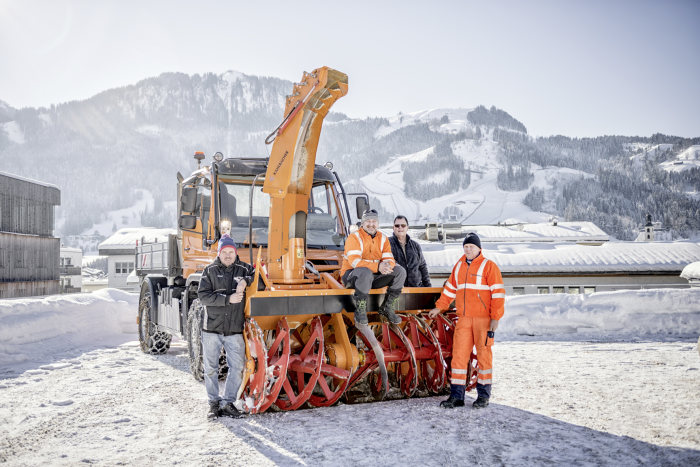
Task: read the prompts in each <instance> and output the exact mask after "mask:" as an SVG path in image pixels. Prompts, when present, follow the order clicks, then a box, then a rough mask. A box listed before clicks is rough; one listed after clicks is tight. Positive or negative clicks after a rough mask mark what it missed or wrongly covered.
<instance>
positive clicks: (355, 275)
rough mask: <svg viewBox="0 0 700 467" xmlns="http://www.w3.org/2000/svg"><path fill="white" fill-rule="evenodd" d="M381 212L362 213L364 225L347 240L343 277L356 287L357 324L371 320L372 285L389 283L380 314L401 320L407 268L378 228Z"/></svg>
mask: <svg viewBox="0 0 700 467" xmlns="http://www.w3.org/2000/svg"><path fill="white" fill-rule="evenodd" d="M378 227H379V215H378V214H377V211H375V210H374V209H369V210H367V211H365V212H364V213H363V214H362V224H361V228H360V229H358V230H357V232H354V233H352V234H351V235H350V236H348V239H347V240H346V241H345V253H344V254H343V266H342V268H341V269H340V277H341V278H342V281H343V285H345V287H347V288H351V289H355V293H354V294H353V301H354V303H355V324H360V325H363V324H367V323H368V321H367V300H368V299H369V291H370V289H378V288H381V287H386V286H388V289H387V292H386V298H385V300H384V303H383V304H382V305H381V306H380V307H379V314H380V315H382V316H384V317H386V319H387V320H389V322H391V323H393V324H398V323H400V322H401V317H400V316H398V315H397V314H396V313H395V311H396V308H397V307H398V302H399V295H400V294H401V289H402V288H403V283H404V281H405V280H406V270H405V269H404V268H402V267H401V266H400V265H398V264H396V261H394V255H392V254H391V244H390V242H389V239H388V238H387V236H386V235H384V234H383V233H381V232H380V231H379V230H377V229H378Z"/></svg>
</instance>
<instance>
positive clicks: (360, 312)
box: [353, 297, 369, 324]
mask: <svg viewBox="0 0 700 467" xmlns="http://www.w3.org/2000/svg"><path fill="white" fill-rule="evenodd" d="M353 302H355V324H367V323H368V322H369V321H368V320H367V299H366V298H357V297H353Z"/></svg>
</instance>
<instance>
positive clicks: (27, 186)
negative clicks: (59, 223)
mask: <svg viewBox="0 0 700 467" xmlns="http://www.w3.org/2000/svg"><path fill="white" fill-rule="evenodd" d="M59 204H61V192H60V190H59V189H58V187H56V186H54V185H50V184H47V183H42V182H37V181H35V180H29V179H26V178H22V177H18V176H16V175H11V174H8V173H4V172H0V298H9V297H27V296H33V295H50V294H56V293H58V291H59V251H60V240H59V239H58V238H55V237H53V229H54V207H55V206H58V205H59Z"/></svg>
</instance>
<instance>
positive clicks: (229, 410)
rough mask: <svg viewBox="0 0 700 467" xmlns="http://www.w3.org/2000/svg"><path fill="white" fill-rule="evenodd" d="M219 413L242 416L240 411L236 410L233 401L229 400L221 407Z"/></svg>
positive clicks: (227, 415)
mask: <svg viewBox="0 0 700 467" xmlns="http://www.w3.org/2000/svg"><path fill="white" fill-rule="evenodd" d="M221 415H224V416H226V417H231V418H240V417H242V416H243V414H242V413H241V412H239V411H238V409H237V408H236V406H235V405H233V402H229V403H228V404H226V405H224V406H223V407H222V408H221Z"/></svg>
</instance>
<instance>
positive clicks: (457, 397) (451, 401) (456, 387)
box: [440, 384, 466, 409]
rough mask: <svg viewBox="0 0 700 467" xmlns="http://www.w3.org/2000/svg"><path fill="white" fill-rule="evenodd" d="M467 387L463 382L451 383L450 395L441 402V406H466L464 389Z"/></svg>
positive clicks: (452, 407) (448, 407)
mask: <svg viewBox="0 0 700 467" xmlns="http://www.w3.org/2000/svg"><path fill="white" fill-rule="evenodd" d="M465 389H466V387H465V386H464V385H461V384H452V385H450V397H449V398H448V399H447V400H446V401H442V402H440V407H444V408H446V409H454V408H455V407H464V390H465Z"/></svg>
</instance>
